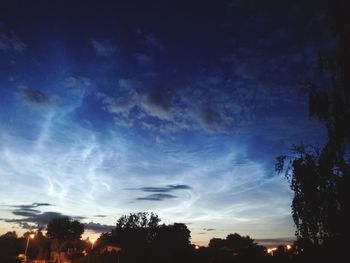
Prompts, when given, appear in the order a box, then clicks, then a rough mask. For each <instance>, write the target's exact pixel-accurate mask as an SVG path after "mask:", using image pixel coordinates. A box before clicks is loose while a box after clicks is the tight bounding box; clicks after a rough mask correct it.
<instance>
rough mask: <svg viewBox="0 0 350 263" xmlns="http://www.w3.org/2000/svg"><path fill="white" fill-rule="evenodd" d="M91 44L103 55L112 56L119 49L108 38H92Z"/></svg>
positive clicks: (98, 53) (99, 54)
mask: <svg viewBox="0 0 350 263" xmlns="http://www.w3.org/2000/svg"><path fill="white" fill-rule="evenodd" d="M91 44H92V47H93V48H94V49H95V52H96V54H97V55H98V56H101V57H106V58H107V57H111V56H113V55H114V54H115V52H116V51H117V46H116V45H114V44H113V43H112V42H110V41H107V40H103V41H102V40H92V41H91Z"/></svg>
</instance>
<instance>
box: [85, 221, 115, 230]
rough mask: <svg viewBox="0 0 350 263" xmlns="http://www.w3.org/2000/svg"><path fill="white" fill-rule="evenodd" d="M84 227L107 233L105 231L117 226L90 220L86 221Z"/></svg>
mask: <svg viewBox="0 0 350 263" xmlns="http://www.w3.org/2000/svg"><path fill="white" fill-rule="evenodd" d="M84 228H85V229H86V230H90V231H93V232H96V233H105V232H110V231H111V230H112V229H114V228H115V226H113V225H105V224H100V223H94V222H89V223H84Z"/></svg>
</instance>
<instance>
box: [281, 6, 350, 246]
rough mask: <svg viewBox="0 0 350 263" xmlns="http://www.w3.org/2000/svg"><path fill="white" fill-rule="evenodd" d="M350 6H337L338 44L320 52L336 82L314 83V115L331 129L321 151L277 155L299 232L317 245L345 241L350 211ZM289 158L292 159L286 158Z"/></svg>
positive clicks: (333, 14) (332, 17) (321, 61)
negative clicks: (286, 182)
mask: <svg viewBox="0 0 350 263" xmlns="http://www.w3.org/2000/svg"><path fill="white" fill-rule="evenodd" d="M348 14H349V9H348V8H347V7H346V6H342V7H340V6H337V7H336V8H335V9H334V10H333V11H332V12H331V14H330V15H329V22H330V25H331V30H332V32H333V35H334V38H335V40H336V48H335V49H334V50H330V51H328V52H327V54H326V53H324V54H322V53H321V54H320V56H319V67H320V69H321V71H322V72H324V73H326V74H328V76H330V78H331V81H330V83H331V86H329V87H319V86H316V85H314V84H308V85H307V86H308V89H309V114H310V116H311V117H312V118H317V119H318V120H320V121H321V122H322V123H323V124H324V125H325V127H326V129H327V133H328V141H327V143H326V144H325V145H324V147H322V148H321V149H317V148H314V147H311V146H305V145H300V146H295V147H294V148H293V155H292V157H290V158H287V157H286V156H280V157H278V158H277V162H276V170H277V171H278V172H282V171H285V173H286V176H287V178H288V179H289V182H290V186H291V189H292V190H293V192H294V198H293V202H292V215H293V219H294V222H295V225H296V227H297V231H296V235H297V237H298V238H300V239H303V240H309V241H311V242H312V243H313V244H314V245H318V244H332V243H333V244H334V245H335V244H340V243H342V242H345V236H346V234H345V233H346V232H347V231H346V229H348V226H347V224H348V223H347V220H348V217H347V214H348V212H349V200H350V199H349V189H350V188H349V186H350V184H349V177H350V162H349V156H348V151H349V144H350V20H349V16H348ZM286 160H288V163H286V162H285V161H286Z"/></svg>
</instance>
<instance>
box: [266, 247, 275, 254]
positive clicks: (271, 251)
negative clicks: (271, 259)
mask: <svg viewBox="0 0 350 263" xmlns="http://www.w3.org/2000/svg"><path fill="white" fill-rule="evenodd" d="M275 250H277V247H272V248H268V249H267V254H271V255H272V254H273V252H274V251H275Z"/></svg>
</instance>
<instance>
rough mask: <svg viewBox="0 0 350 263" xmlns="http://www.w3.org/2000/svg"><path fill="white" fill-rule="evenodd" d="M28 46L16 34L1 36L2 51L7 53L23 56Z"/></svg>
mask: <svg viewBox="0 0 350 263" xmlns="http://www.w3.org/2000/svg"><path fill="white" fill-rule="evenodd" d="M26 47H27V45H26V44H25V43H23V42H22V41H21V40H20V38H19V37H17V36H16V35H15V34H10V35H8V34H1V35H0V50H1V51H2V52H5V53H9V52H12V53H16V54H23V53H24V50H25V49H26Z"/></svg>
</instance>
